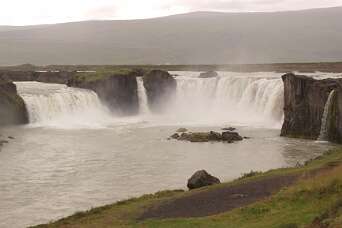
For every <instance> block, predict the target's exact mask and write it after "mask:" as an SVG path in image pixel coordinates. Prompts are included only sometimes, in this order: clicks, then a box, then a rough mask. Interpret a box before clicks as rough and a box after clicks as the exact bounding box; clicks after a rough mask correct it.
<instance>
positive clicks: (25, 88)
mask: <svg viewBox="0 0 342 228" xmlns="http://www.w3.org/2000/svg"><path fill="white" fill-rule="evenodd" d="M16 85H17V89H18V93H19V94H20V96H21V97H22V98H23V99H24V101H25V104H26V107H27V109H28V114H29V121H30V123H31V124H34V125H43V126H46V125H50V126H58V127H66V128H69V127H72V126H75V125H76V126H79V125H85V126H88V127H89V126H94V127H96V126H99V124H102V123H105V122H107V121H109V120H110V118H111V117H110V114H109V111H108V110H107V109H106V108H105V106H103V105H102V104H101V102H100V100H99V98H98V96H97V94H96V93H95V92H93V91H90V90H86V89H77V88H70V87H67V86H66V85H60V84H47V83H40V82H17V83H16Z"/></svg>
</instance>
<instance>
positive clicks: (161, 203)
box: [37, 148, 342, 227]
mask: <svg viewBox="0 0 342 228" xmlns="http://www.w3.org/2000/svg"><path fill="white" fill-rule="evenodd" d="M341 173H342V149H341V148H339V149H335V150H333V151H329V152H327V153H325V155H323V156H321V157H319V158H316V159H314V160H312V161H309V162H307V163H306V165H305V166H300V167H296V168H286V169H276V170H271V171H268V172H265V173H251V174H248V175H245V176H244V177H242V178H240V179H238V180H235V181H233V182H230V183H224V184H221V185H216V186H212V187H207V188H203V189H199V190H194V191H190V192H184V191H181V190H178V191H177V190H176V191H164V192H159V193H156V194H153V195H144V196H142V197H140V198H134V199H130V200H126V201H121V202H118V203H115V204H112V205H108V206H104V207H99V208H94V209H92V210H90V211H88V212H80V213H76V214H75V215H73V216H70V217H68V218H65V219H62V220H59V221H57V222H54V223H51V224H47V225H40V226H37V227H322V226H320V225H323V224H326V225H329V226H326V227H340V226H341V225H342V210H341V209H342V202H341V198H342V176H341ZM269 181H270V183H269V184H266V185H265V183H268V182H269ZM272 182H273V183H274V184H272ZM252 186H254V187H252ZM264 186H270V189H268V188H267V187H264ZM272 186H273V188H272ZM255 187H257V189H259V193H260V194H254V195H253V194H252V192H253V191H255V189H256V188H255ZM234 188H235V189H240V190H241V191H243V192H244V193H243V194H241V192H234V195H233V194H232V193H233V191H231V190H232V189H234ZM279 189H280V190H279ZM229 191H231V194H230V195H229V194H228V195H227V196H229V197H228V198H221V201H220V202H221V203H222V205H226V204H229V203H231V202H234V201H238V200H239V199H240V201H241V202H245V203H243V204H238V203H237V204H235V205H232V207H227V208H226V209H224V210H217V208H216V207H214V206H215V205H214V206H213V205H212V204H211V203H212V202H213V201H211V200H210V197H211V196H215V197H213V198H212V199H213V200H217V197H216V196H217V195H215V194H217V193H218V192H221V193H222V192H229ZM261 193H265V194H261ZM204 196H206V197H209V198H207V199H205V197H204ZM233 196H234V197H233ZM250 196H255V197H254V198H253V199H251V200H250V201H248V200H246V199H248V197H250ZM192 200H194V201H192ZM195 201H197V202H201V207H202V208H204V209H205V208H206V209H208V210H207V211H202V214H199V215H198V216H196V215H195V214H191V208H192V206H193V205H192V202H195ZM247 201H248V202H247ZM185 202H187V205H188V207H189V208H190V210H187V211H184V212H182V211H180V212H177V213H179V214H177V215H175V214H172V213H170V210H165V208H167V207H169V208H172V206H173V208H177V207H178V206H180V205H182V204H183V205H185V204H184V203H185ZM170 205H171V207H170ZM210 208H214V210H217V211H214V212H213V210H210ZM220 208H221V207H220ZM151 212H153V213H151ZM185 212H186V213H185ZM209 212H210V213H209ZM182 213H184V214H182ZM206 215H208V216H206ZM195 217H196V218H195Z"/></svg>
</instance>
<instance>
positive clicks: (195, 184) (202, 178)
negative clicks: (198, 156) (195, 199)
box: [187, 170, 221, 190]
mask: <svg viewBox="0 0 342 228" xmlns="http://www.w3.org/2000/svg"><path fill="white" fill-rule="evenodd" d="M220 183H221V182H220V180H219V179H218V178H217V177H214V176H212V175H210V174H209V173H208V172H207V171H205V170H200V171H197V172H196V173H195V174H194V175H192V176H191V177H190V179H189V180H188V185H187V186H188V188H189V189H190V190H191V189H196V188H202V187H205V186H209V185H214V184H220Z"/></svg>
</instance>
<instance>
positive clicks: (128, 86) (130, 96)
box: [67, 71, 139, 115]
mask: <svg viewBox="0 0 342 228" xmlns="http://www.w3.org/2000/svg"><path fill="white" fill-rule="evenodd" d="M136 76H138V75H137V72H135V71H131V72H126V73H110V74H108V75H102V76H98V75H87V74H84V75H82V74H78V75H77V76H75V77H74V78H72V79H71V80H69V82H68V84H67V85H68V86H71V87H78V88H84V89H90V90H93V91H94V92H96V93H97V95H98V96H99V98H100V100H101V101H102V102H103V103H104V104H105V105H107V106H108V107H109V108H110V110H111V111H112V112H114V113H116V114H119V115H134V114H137V113H138V112H139V99H138V92H137V81H136Z"/></svg>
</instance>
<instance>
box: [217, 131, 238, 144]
mask: <svg viewBox="0 0 342 228" xmlns="http://www.w3.org/2000/svg"><path fill="white" fill-rule="evenodd" d="M222 140H224V141H227V142H234V141H242V140H243V137H241V136H240V135H239V133H237V132H231V131H225V132H223V133H222Z"/></svg>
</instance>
